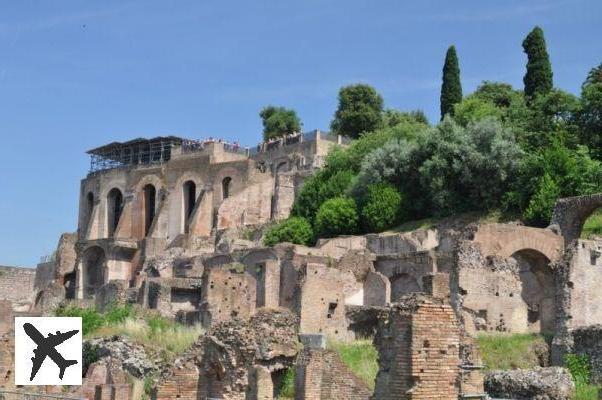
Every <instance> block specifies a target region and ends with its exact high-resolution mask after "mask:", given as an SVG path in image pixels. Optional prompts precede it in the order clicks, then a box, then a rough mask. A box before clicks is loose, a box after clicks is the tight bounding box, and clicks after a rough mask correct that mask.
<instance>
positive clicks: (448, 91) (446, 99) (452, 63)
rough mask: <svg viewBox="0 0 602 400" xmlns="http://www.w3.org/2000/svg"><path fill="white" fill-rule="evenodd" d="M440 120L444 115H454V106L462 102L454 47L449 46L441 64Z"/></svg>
mask: <svg viewBox="0 0 602 400" xmlns="http://www.w3.org/2000/svg"><path fill="white" fill-rule="evenodd" d="M440 100H441V104H440V105H441V120H443V118H444V117H445V116H446V115H448V114H449V115H452V116H453V115H454V105H456V104H458V103H459V102H461V101H462V83H461V82H460V66H459V63H458V55H457V54H456V48H455V46H450V47H449V48H448V49H447V53H446V54H445V63H444V64H443V83H442V84H441V99H440Z"/></svg>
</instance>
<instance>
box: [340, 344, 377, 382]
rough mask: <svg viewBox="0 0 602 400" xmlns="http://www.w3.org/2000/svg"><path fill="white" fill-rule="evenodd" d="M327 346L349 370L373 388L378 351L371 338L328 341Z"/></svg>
mask: <svg viewBox="0 0 602 400" xmlns="http://www.w3.org/2000/svg"><path fill="white" fill-rule="evenodd" d="M328 348H329V349H331V350H334V351H336V352H337V353H338V354H339V357H341V360H342V361H343V363H344V364H345V365H346V366H347V367H348V368H349V369H350V370H351V372H353V373H354V374H355V375H356V376H357V377H359V378H360V379H361V380H363V381H364V383H366V385H368V387H369V388H370V389H374V380H375V379H376V373H377V372H378V352H377V351H376V348H375V347H374V345H373V344H372V340H356V341H353V342H337V341H329V342H328Z"/></svg>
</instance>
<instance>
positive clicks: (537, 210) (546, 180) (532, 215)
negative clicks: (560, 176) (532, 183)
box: [523, 174, 560, 226]
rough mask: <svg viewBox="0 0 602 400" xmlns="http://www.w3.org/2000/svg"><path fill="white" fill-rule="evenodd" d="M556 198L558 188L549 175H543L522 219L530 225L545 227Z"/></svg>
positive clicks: (550, 217) (558, 192) (558, 194)
mask: <svg viewBox="0 0 602 400" xmlns="http://www.w3.org/2000/svg"><path fill="white" fill-rule="evenodd" d="M558 197H560V188H559V187H558V185H557V184H556V182H554V180H553V179H552V178H551V177H550V175H548V174H545V175H544V176H543V177H542V179H541V181H540V182H539V187H538V188H537V192H535V194H534V195H533V197H531V200H530V201H529V206H528V207H527V209H526V210H525V212H524V214H523V217H524V219H525V220H526V221H527V222H529V223H530V224H532V225H536V226H546V225H547V224H548V223H549V222H550V220H551V219H552V211H553V210H554V205H555V204H556V200H558Z"/></svg>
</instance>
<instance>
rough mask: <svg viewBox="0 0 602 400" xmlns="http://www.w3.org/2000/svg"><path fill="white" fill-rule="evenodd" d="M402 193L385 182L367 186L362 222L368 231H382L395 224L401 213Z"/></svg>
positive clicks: (398, 220)
mask: <svg viewBox="0 0 602 400" xmlns="http://www.w3.org/2000/svg"><path fill="white" fill-rule="evenodd" d="M402 207H403V204H402V195H401V193H399V191H398V190H397V189H395V187H393V186H392V185H389V184H386V183H378V184H374V185H370V186H368V194H367V198H366V199H365V201H364V203H363V205H362V211H361V215H362V224H363V225H364V228H365V229H366V231H368V232H382V231H384V230H385V229H387V228H390V227H392V226H395V225H397V224H398V223H399V222H400V218H401V216H402V215H403V209H402Z"/></svg>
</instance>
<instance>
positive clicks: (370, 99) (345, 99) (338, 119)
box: [330, 84, 383, 138]
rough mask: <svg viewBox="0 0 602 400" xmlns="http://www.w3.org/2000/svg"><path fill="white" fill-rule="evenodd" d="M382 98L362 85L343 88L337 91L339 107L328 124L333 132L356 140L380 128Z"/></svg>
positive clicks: (371, 88) (372, 89) (368, 87)
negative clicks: (364, 133) (362, 134)
mask: <svg viewBox="0 0 602 400" xmlns="http://www.w3.org/2000/svg"><path fill="white" fill-rule="evenodd" d="M382 120H383V98H382V97H381V95H380V94H378V92H377V91H376V90H375V89H374V88H373V87H372V86H368V85H364V84H357V85H351V86H345V87H343V88H341V90H340V91H339V106H338V108H337V111H336V112H335V114H334V119H333V120H332V122H331V123H330V128H331V129H332V131H333V132H335V133H337V134H339V135H343V136H348V137H350V138H357V137H359V136H360V134H361V133H363V132H372V131H373V130H375V129H378V128H380V127H381V126H382V122H383V121H382Z"/></svg>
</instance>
